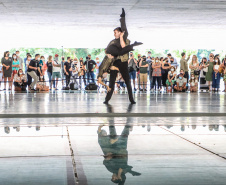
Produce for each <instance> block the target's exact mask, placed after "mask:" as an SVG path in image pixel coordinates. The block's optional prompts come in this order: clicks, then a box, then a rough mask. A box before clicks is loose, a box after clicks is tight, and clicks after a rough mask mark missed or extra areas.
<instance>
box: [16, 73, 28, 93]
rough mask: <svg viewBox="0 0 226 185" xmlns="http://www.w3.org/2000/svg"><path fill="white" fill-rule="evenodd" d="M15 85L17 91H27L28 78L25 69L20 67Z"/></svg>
mask: <svg viewBox="0 0 226 185" xmlns="http://www.w3.org/2000/svg"><path fill="white" fill-rule="evenodd" d="M14 87H15V91H26V87H27V78H26V75H25V74H23V70H22V69H19V70H18V72H17V74H15V75H14Z"/></svg>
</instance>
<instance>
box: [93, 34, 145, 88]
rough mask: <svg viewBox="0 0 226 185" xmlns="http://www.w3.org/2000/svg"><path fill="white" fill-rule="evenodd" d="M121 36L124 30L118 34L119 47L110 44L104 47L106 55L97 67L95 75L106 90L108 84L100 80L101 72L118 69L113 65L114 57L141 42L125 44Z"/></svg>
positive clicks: (130, 49)
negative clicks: (97, 70)
mask: <svg viewBox="0 0 226 185" xmlns="http://www.w3.org/2000/svg"><path fill="white" fill-rule="evenodd" d="M123 36H124V32H123V33H121V34H120V44H121V47H120V48H118V46H116V45H114V44H112V45H110V46H109V47H108V48H106V49H105V53H106V56H105V57H104V59H103V61H102V63H101V65H100V67H99V73H98V76H97V79H98V83H100V84H101V85H103V86H105V87H107V91H110V90H111V89H110V88H109V86H107V85H106V84H104V83H103V82H102V78H103V74H104V73H106V72H109V73H110V70H116V71H119V69H118V68H117V67H115V66H113V62H114V61H115V60H116V58H117V57H118V56H123V55H124V54H127V53H128V52H130V51H133V47H134V46H138V45H141V44H142V43H140V42H134V44H131V45H128V46H125V45H126V44H125V42H124V39H123Z"/></svg>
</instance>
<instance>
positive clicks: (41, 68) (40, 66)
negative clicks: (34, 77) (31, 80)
mask: <svg viewBox="0 0 226 185" xmlns="http://www.w3.org/2000/svg"><path fill="white" fill-rule="evenodd" d="M44 63H45V57H44V56H41V59H40V61H39V68H40V71H41V72H42V74H43V67H44ZM38 76H40V75H38Z"/></svg>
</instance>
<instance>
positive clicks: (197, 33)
mask: <svg viewBox="0 0 226 185" xmlns="http://www.w3.org/2000/svg"><path fill="white" fill-rule="evenodd" d="M122 7H124V8H125V10H126V13H127V26H128V30H129V38H130V39H131V40H132V41H135V40H138V41H142V42H144V46H143V47H145V48H153V49H155V48H167V49H172V48H175V49H176V48H178V49H179V48H191V49H193V48H209V49H210V48H220V49H224V42H225V40H226V34H225V33H226V0H196V1H195V0H171V1H166V0H158V1H153V0H120V1H119V0H107V1H103V0H39V1H37V0H0V30H1V31H0V48H6V49H7V48H12V47H61V46H64V47H73V48H84V47H87V48H90V47H95V48H99V47H102V48H103V47H106V45H107V43H108V42H109V41H110V40H111V39H112V38H113V31H112V30H113V28H115V27H117V26H119V15H120V13H121V8H122Z"/></svg>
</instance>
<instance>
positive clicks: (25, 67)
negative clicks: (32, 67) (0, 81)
mask: <svg viewBox="0 0 226 185" xmlns="http://www.w3.org/2000/svg"><path fill="white" fill-rule="evenodd" d="M29 55H30V53H27V55H26V56H27V57H26V58H24V71H25V74H26V73H27V58H28V56H29Z"/></svg>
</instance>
